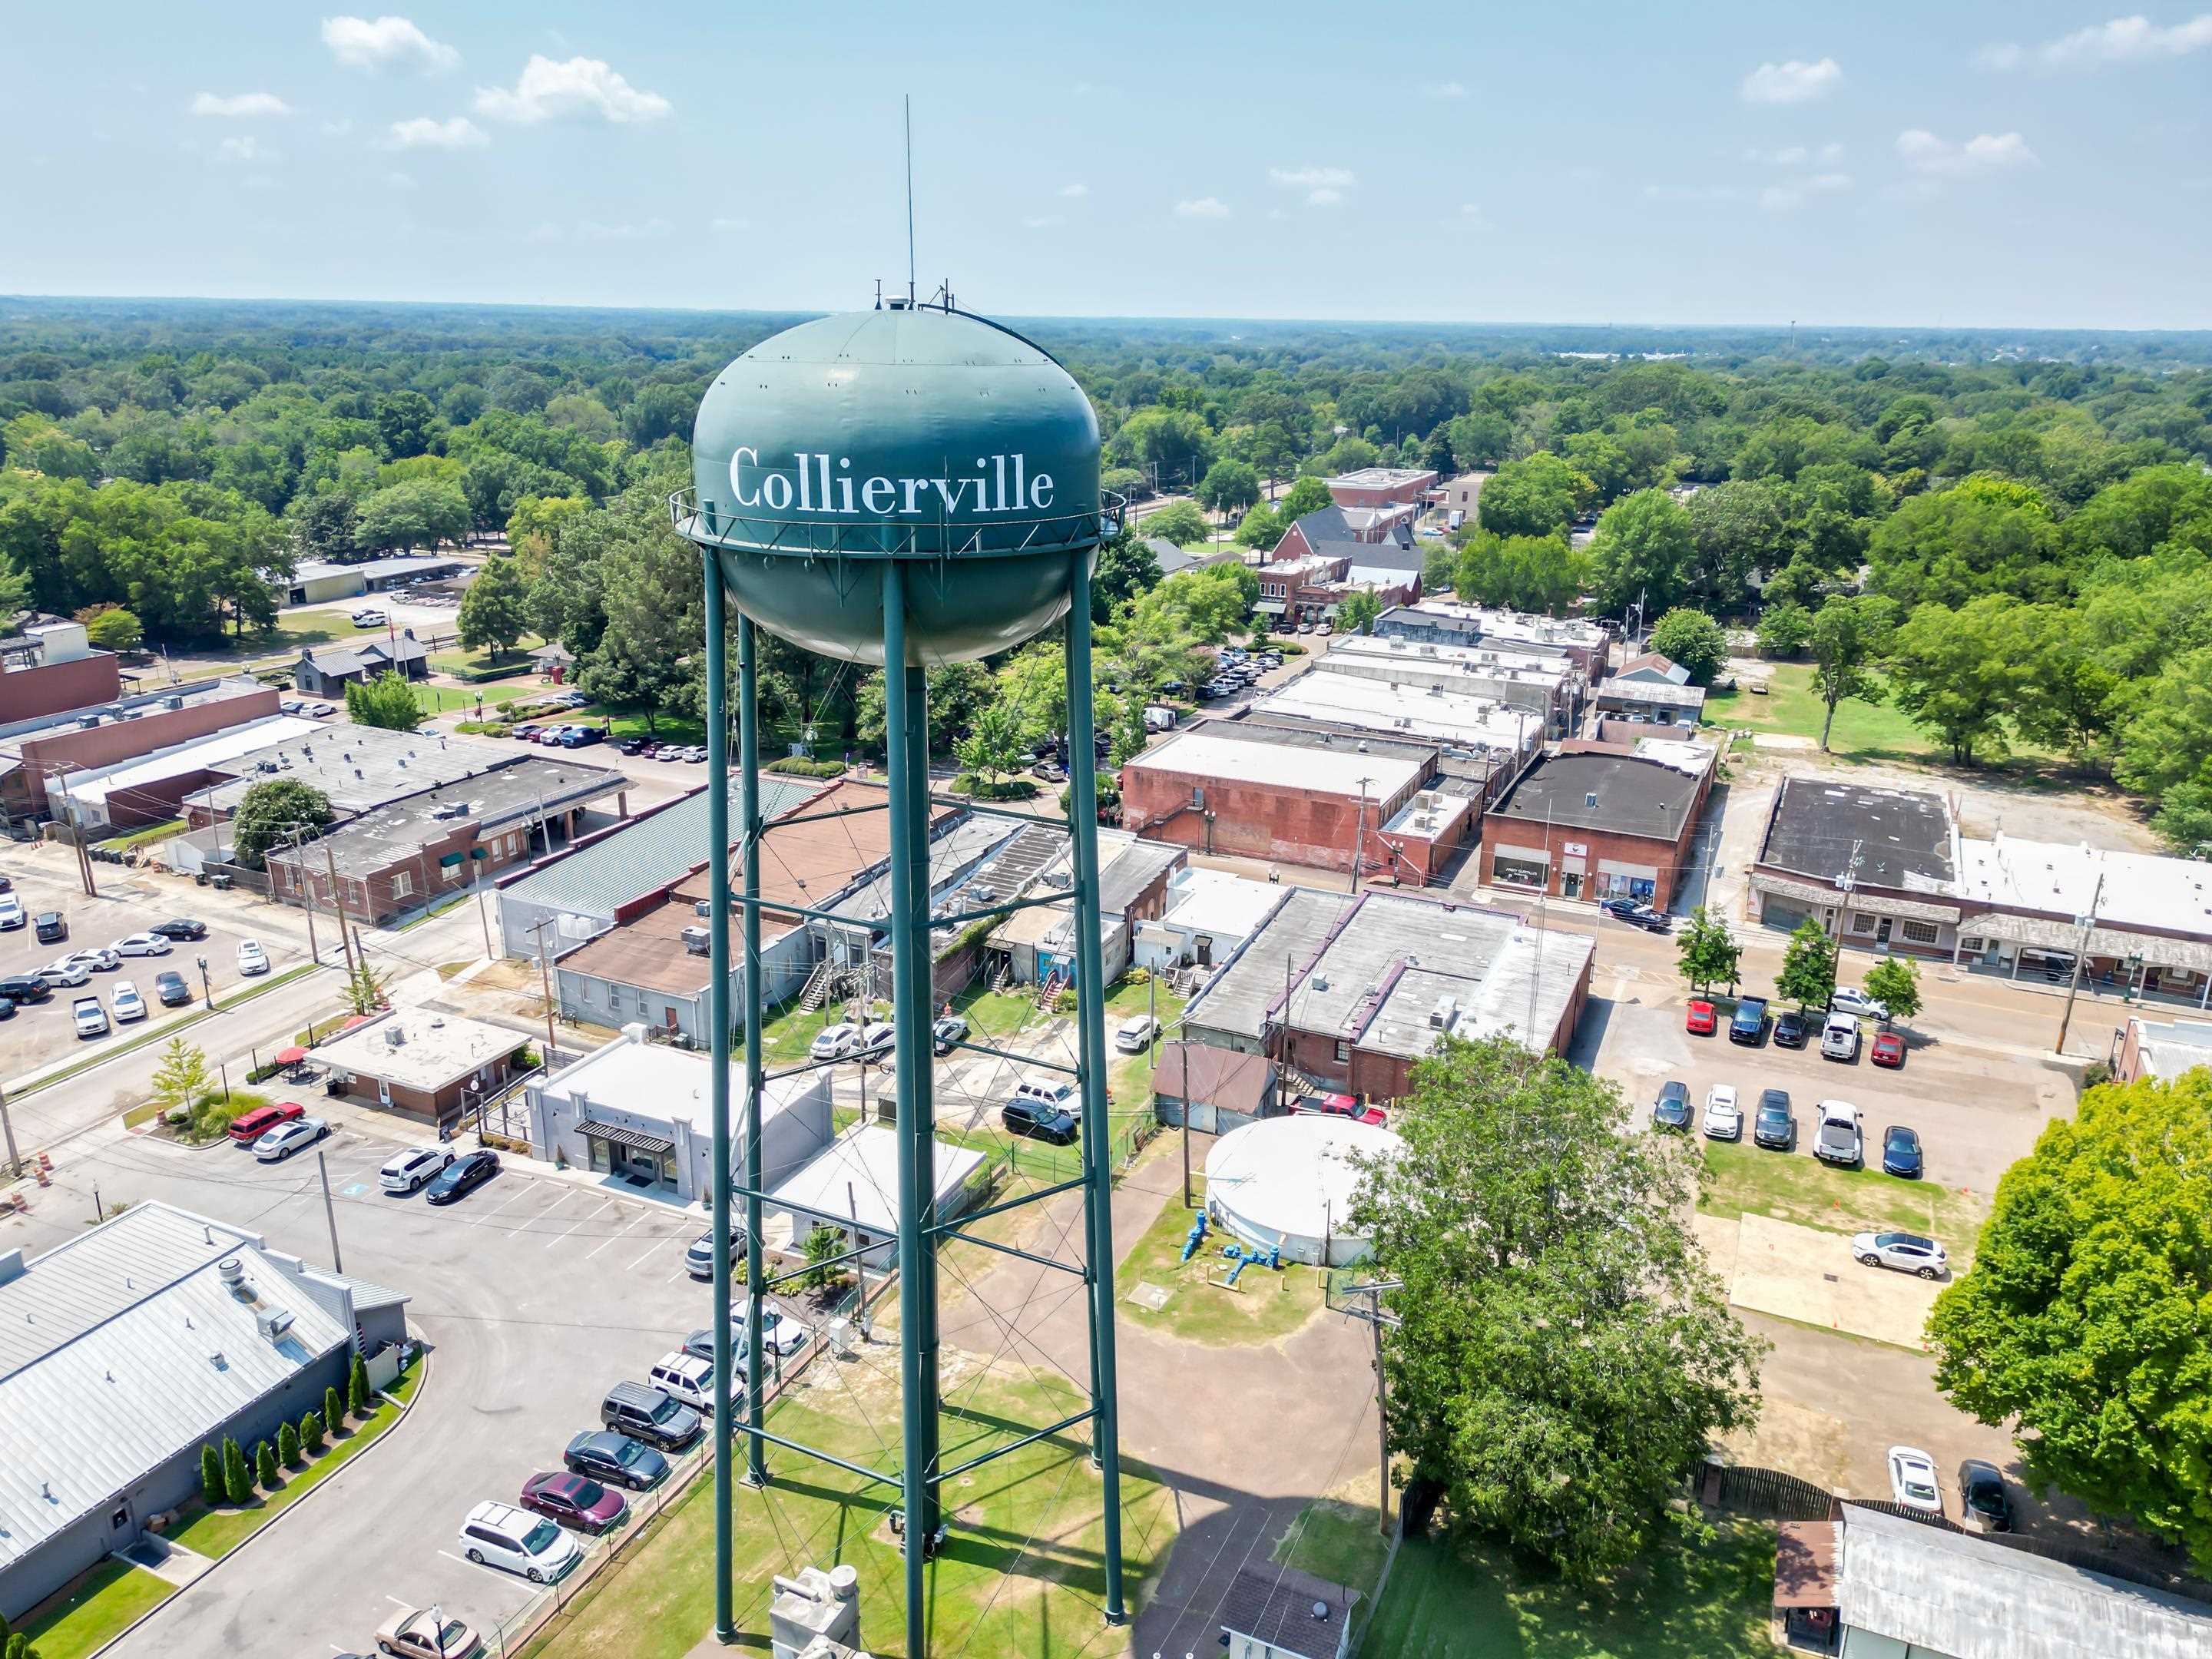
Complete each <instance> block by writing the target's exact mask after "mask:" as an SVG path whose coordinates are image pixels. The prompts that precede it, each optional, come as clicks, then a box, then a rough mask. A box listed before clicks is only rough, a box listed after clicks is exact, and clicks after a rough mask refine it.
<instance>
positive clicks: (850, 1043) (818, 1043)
mask: <svg viewBox="0 0 2212 1659" xmlns="http://www.w3.org/2000/svg"><path fill="white" fill-rule="evenodd" d="M859 1053H860V1027H859V1026H857V1025H854V1024H852V1023H851V1022H850V1021H841V1022H840V1023H839V1024H836V1025H827V1026H824V1027H823V1029H822V1030H819V1031H817V1032H816V1033H815V1036H814V1041H813V1042H811V1043H809V1044H808V1045H807V1048H806V1057H807V1059H809V1060H848V1059H850V1058H851V1057H852V1056H853V1055H854V1054H859Z"/></svg>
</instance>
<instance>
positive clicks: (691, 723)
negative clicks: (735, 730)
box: [606, 709, 775, 764]
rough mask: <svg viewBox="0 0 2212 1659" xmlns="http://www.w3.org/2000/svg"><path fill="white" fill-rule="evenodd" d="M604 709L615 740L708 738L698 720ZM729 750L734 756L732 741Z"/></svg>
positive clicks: (697, 740) (688, 741) (695, 740)
mask: <svg viewBox="0 0 2212 1659" xmlns="http://www.w3.org/2000/svg"><path fill="white" fill-rule="evenodd" d="M606 713H607V715H608V718H609V720H611V722H612V723H611V726H610V727H609V728H608V732H607V736H608V737H609V738H611V739H612V740H613V741H614V742H616V743H620V742H621V741H622V740H623V738H652V739H653V742H655V743H683V744H697V743H704V742H706V741H707V728H706V726H704V725H702V723H700V722H699V721H697V720H671V719H670V718H669V717H668V716H667V715H665V714H656V715H654V716H653V719H652V720H650V721H649V722H648V721H647V719H646V717H645V715H644V714H641V713H640V714H623V713H621V712H620V711H619V710H616V709H609V710H607V711H606ZM648 726H649V727H650V729H647V728H648ZM762 747H763V750H765V749H766V747H767V745H766V744H763V745H762ZM730 752H731V756H732V759H733V760H734V758H735V757H736V754H737V749H736V745H735V744H732V746H731V750H730ZM773 759H775V756H773V755H766V756H765V757H764V759H763V764H765V763H766V761H768V760H773Z"/></svg>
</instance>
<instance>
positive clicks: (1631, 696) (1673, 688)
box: [1597, 675, 1705, 709]
mask: <svg viewBox="0 0 2212 1659" xmlns="http://www.w3.org/2000/svg"><path fill="white" fill-rule="evenodd" d="M1597 697H1598V701H1599V702H1601V703H1603V702H1633V703H1641V704H1646V705H1649V706H1650V707H1652V708H1698V709H1702V708H1704V707H1705V687H1704V686H1702V685H1676V684H1674V683H1673V682H1672V681H1670V680H1663V679H1661V680H1624V679H1622V678H1620V677H1619V676H1618V675H1615V676H1614V677H1613V678H1612V679H1609V680H1604V681H1601V682H1600V684H1599V685H1598V688H1597Z"/></svg>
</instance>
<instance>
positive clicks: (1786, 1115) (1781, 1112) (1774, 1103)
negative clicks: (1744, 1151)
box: [1751, 1089, 1797, 1152]
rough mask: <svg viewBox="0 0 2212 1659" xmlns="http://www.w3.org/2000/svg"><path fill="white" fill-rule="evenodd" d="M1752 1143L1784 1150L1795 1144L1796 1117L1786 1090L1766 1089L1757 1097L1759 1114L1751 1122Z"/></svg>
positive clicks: (1786, 1150)
mask: <svg viewBox="0 0 2212 1659" xmlns="http://www.w3.org/2000/svg"><path fill="white" fill-rule="evenodd" d="M1751 1139H1752V1144H1753V1146H1765V1147H1769V1148H1771V1150H1773V1151H1775V1152H1788V1151H1789V1150H1790V1148H1791V1147H1793V1146H1796V1144H1797V1117H1796V1114H1795V1113H1794V1112H1792V1111H1791V1110H1790V1096H1789V1093H1788V1091H1785V1090H1781V1089H1767V1090H1765V1091H1762V1092H1761V1093H1760V1095H1759V1115H1758V1116H1756V1117H1754V1118H1753V1120H1752V1122H1751Z"/></svg>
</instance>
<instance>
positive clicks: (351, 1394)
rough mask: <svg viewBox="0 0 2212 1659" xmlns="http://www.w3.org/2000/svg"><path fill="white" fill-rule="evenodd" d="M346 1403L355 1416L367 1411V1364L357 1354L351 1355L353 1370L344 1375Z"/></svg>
mask: <svg viewBox="0 0 2212 1659" xmlns="http://www.w3.org/2000/svg"><path fill="white" fill-rule="evenodd" d="M346 1405H347V1407H349V1409H350V1410H351V1411H352V1412H353V1413H354V1415H355V1416H356V1417H360V1416H363V1415H365V1414H366V1413H368V1365H367V1364H365V1363H364V1362H363V1361H362V1357H361V1356H360V1355H359V1354H356V1355H354V1357H353V1370H351V1371H349V1373H348V1374H347V1376H346Z"/></svg>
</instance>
